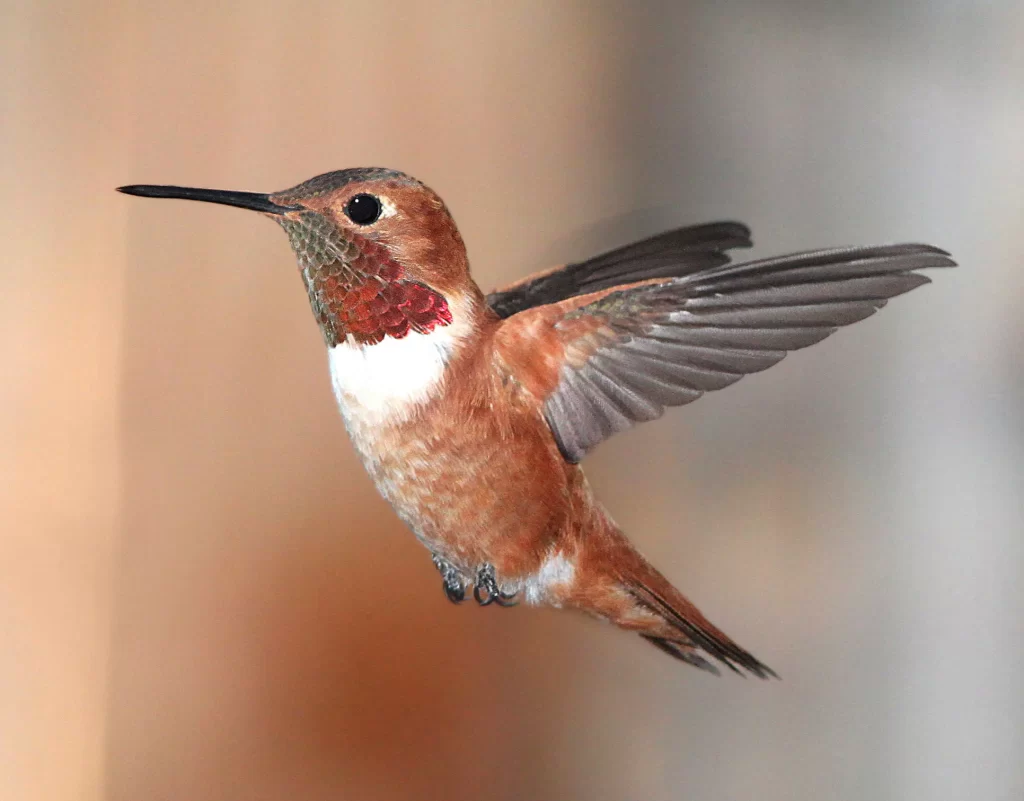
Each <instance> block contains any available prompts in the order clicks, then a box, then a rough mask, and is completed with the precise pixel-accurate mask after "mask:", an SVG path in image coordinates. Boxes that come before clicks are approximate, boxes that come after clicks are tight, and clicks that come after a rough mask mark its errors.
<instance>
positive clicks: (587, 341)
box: [496, 244, 955, 462]
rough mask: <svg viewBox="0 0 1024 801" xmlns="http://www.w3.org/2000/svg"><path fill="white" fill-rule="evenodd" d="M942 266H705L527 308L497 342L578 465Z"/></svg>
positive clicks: (873, 257) (905, 255)
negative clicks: (619, 437)
mask: <svg viewBox="0 0 1024 801" xmlns="http://www.w3.org/2000/svg"><path fill="white" fill-rule="evenodd" d="M952 266H955V262H953V261H952V259H950V258H949V254H948V253H946V252H945V251H943V250H939V249H938V248H935V247H931V246H929V245H913V244H911V245H890V246H883V247H858V248H843V249H837V250H818V251H812V252H807V253H799V254H795V255H791V256H782V257H779V258H773V259H764V260H761V261H753V262H748V263H746V264H737V265H728V266H720V267H714V268H711V269H707V270H703V271H700V272H695V273H692V274H690V275H686V276H684V277H681V278H675V279H671V280H668V281H661V280H654V281H646V282H641V283H637V284H633V285H630V286H626V287H617V288H614V289H609V290H604V291H601V292H595V293H592V294H589V295H586V296H583V297H578V298H571V299H569V300H565V301H562V302H561V303H557V304H554V305H549V306H541V307H537V308H534V309H530V310H529V311H526V312H524V313H522V314H519V315H516V316H515V317H512V318H510V319H508V320H506V321H505V322H504V323H503V324H502V327H501V329H499V332H498V337H497V339H496V344H497V347H498V348H499V353H500V355H501V357H502V358H503V359H504V360H505V361H506V362H507V363H510V364H515V365H516V369H517V374H519V375H523V376H524V383H526V384H527V386H528V388H529V389H530V391H532V392H533V393H534V394H535V395H537V396H538V397H539V398H541V399H543V403H544V416H545V418H546V419H547V422H548V424H549V425H550V427H551V431H552V432H553V434H554V436H555V439H556V441H557V442H558V446H559V448H560V449H561V451H562V454H563V455H564V456H565V458H566V459H567V460H568V461H570V462H578V461H579V460H580V459H581V458H582V457H583V455H584V454H586V453H587V451H589V450H590V449H591V448H593V447H594V446H595V445H597V444H598V443H599V442H601V441H603V440H604V439H606V438H608V437H609V436H611V435H612V434H614V433H616V432H617V431H622V430H624V429H626V428H629V427H630V426H632V425H633V424H634V423H637V422H641V421H643V420H653V419H655V418H657V417H660V416H661V414H662V412H663V411H664V409H665V407H666V406H679V405H682V404H685V403H690V402H691V401H694V400H696V399H697V398H699V397H700V396H701V395H703V394H704V393H705V392H709V391H711V390H716V389H722V388H723V387H726V386H728V385H730V384H732V383H734V382H736V381H738V380H739V379H740V378H742V377H743V376H744V375H746V374H747V373H755V372H758V371H760V370H764V369H766V368H768V367H771V366H772V365H773V364H775V363H776V362H778V361H780V360H781V359H782V358H783V357H784V356H785V355H786V353H787V352H788V351H791V350H796V349H798V348H804V347H807V346H808V345H813V344H814V343H815V342H819V341H820V340H822V339H824V338H825V337H827V336H828V335H829V334H831V333H832V332H834V331H835V330H836V329H838V328H840V327H842V326H844V325H849V324H850V323H854V322H857V321H858V320H863V319H864V318H865V317H868V316H870V315H872V314H874V313H875V311H877V310H878V309H880V308H881V307H882V306H884V305H885V303H886V301H887V300H888V299H889V298H891V297H893V296H895V295H900V294H902V293H904V292H908V291H910V290H911V289H914V288H915V287H918V286H921V285H922V284H926V283H929V279H928V278H926V277H925V276H923V275H920V274H918V273H917V272H916V271H917V270H922V269H927V268H931V267H952ZM523 339H527V340H530V341H531V342H530V344H529V345H527V344H526V343H524V342H523ZM517 353H532V354H533V360H532V361H531V362H526V361H523V360H517V359H516V354H517Z"/></svg>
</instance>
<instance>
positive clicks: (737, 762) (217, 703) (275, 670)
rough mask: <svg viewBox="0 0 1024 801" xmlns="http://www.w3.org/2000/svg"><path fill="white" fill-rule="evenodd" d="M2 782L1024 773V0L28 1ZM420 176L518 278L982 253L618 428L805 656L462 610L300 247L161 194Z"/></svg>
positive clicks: (661, 791)
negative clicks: (348, 413)
mask: <svg viewBox="0 0 1024 801" xmlns="http://www.w3.org/2000/svg"><path fill="white" fill-rule="evenodd" d="M2 16H3V21H2V24H0V83H2V86H3V91H2V95H0V104H2V106H0V145H2V150H3V154H4V156H3V175H4V180H3V183H4V192H3V194H2V196H0V242H2V247H3V250H4V259H3V262H2V266H0V277H2V281H3V285H2V292H0V633H2V637H3V640H2V647H0V797H3V798H5V799H12V800H17V801H21V800H22V799H24V800H25V801H28V800H29V799H32V800H33V801H49V800H50V799H53V800H54V801H65V799H68V800H70V799H100V798H109V799H113V800H114V801H148V800H149V799H188V800H189V801H234V800H235V799H238V800H239V801H241V800H242V799H245V800H246V801H252V800H253V799H282V798H287V799H295V800H296V801H300V800H303V801H304V800H305V799H309V800H310V801H319V799H359V800H360V801H363V800H364V799H383V800H385V801H386V800H388V799H396V800H397V799H401V800H403V801H404V800H406V799H408V800H410V801H411V800H412V799H425V798H445V799H449V800H450V801H458V800H459V799H479V798H488V799H493V800H494V801H499V800H500V799H517V800H518V799H576V798H579V799H583V798H586V799H601V800H603V799H609V801H611V800H613V799H644V800H645V801H662V800H663V799H665V800H667V799H748V798H757V799H760V800H761V801H769V800H771V799H779V800H780V801H782V799H809V800H810V799H813V800H814V801H822V800H823V799H843V800H844V801H846V800H848V799H871V801H881V800H883V799H922V800H924V799H927V800H928V801H937V800H940V799H950V800H951V801H952V800H953V799H963V798H967V797H977V798H984V799H987V801H1010V799H1020V798H1022V797H1024V768H1022V755H1024V679H1022V676H1024V647H1022V642H1024V587H1022V583H1021V581H1020V579H1019V577H1018V574H1019V571H1020V569H1021V567H1022V565H1024V500H1022V491H1024V347H1022V345H1024V323H1022V319H1024V317H1022V316H1021V314H1020V308H1021V306H1022V304H1024V264H1022V261H1024V249H1022V246H1021V237H1020V229H1021V224H1022V222H1024V191H1022V189H1021V187H1022V186H1024V147H1022V146H1024V48H1021V42H1022V41H1024V9H1022V6H1021V4H1020V3H1017V2H1010V0H1003V1H1002V2H991V3H985V4H978V3H962V2H955V1H954V0H942V1H941V2H936V0H929V1H927V2H926V1H925V0H920V2H887V3H881V2H864V0H846V1H845V2H833V3H820V2H811V0H807V1H806V2H802V1H798V0H790V2H782V1H778V2H766V1H765V0H745V1H744V0H724V1H723V0H717V1H713V0H708V1H707V2H691V3H680V2H669V1H668V0H666V2H648V3H636V4H633V3H631V4H626V3H622V4H613V3H596V4H579V5H577V4H574V3H569V2H564V3H550V2H522V3H493V4H491V3H487V4H484V3H475V2H461V3H431V4H419V3H414V2H405V1H404V0H392V2H389V3H359V2H348V1H347V0H346V2H339V1H338V0H331V1H330V2H318V3H301V4H291V3H287V2H282V0H246V2H229V3H220V4H206V5H201V4H198V3H194V4H177V3H142V4H132V3H127V2H104V3H53V2H19V1H18V0H13V2H12V0H5V2H3V14H2ZM359 165H387V166H394V167H398V168H401V169H404V170H407V171H409V172H411V173H413V174H414V175H417V176H419V177H421V178H423V179H424V180H426V181H427V182H428V183H430V184H431V185H432V186H433V187H434V188H436V189H437V190H438V191H439V192H440V193H441V194H442V196H443V197H445V198H446V200H447V201H448V203H449V205H450V207H451V208H452V210H453V212H454V214H455V216H456V218H457V220H458V221H459V223H460V226H461V229H462V232H463V234H464V236H465V239H466V241H467V243H468V246H469V249H470V256H471V259H472V262H473V265H474V269H475V274H476V277H477V279H478V280H479V281H480V283H481V284H483V285H484V286H485V288H490V287H493V286H494V285H497V284H499V283H501V282H504V281H507V280H510V279H512V278H515V277H518V276H520V275H523V274H525V273H527V272H529V271H533V270H535V269H538V268H540V267H543V266H546V265H548V264H552V263H557V262H560V261H564V260H567V259H574V258H579V257H583V256H586V255H589V254H592V253H595V252H597V251H598V250H600V249H602V248H605V247H609V246H612V245H616V244H622V243H624V242H626V241H629V240H630V239H632V238H635V237H640V236H643V235H647V234H652V233H655V232H657V231H659V230H661V229H663V228H667V227H670V226H674V225H678V224H681V223H684V222H697V221H705V220H711V219H715V218H720V217H726V218H738V219H742V220H744V221H746V222H748V223H750V224H751V225H752V226H753V227H754V230H755V236H756V239H757V248H756V250H755V251H754V253H755V255H769V254H773V253H778V252H783V251H787V250H795V249H802V248H808V247H817V246H827V245H834V244H850V243H876V242H888V241H898V240H923V241H928V242H934V243H936V244H939V245H942V246H944V247H946V248H948V249H950V250H951V251H952V252H953V253H954V254H955V255H956V256H957V257H958V258H959V260H960V261H961V263H962V265H963V266H962V267H961V268H960V269H959V270H956V271H951V272H945V273H942V274H938V275H936V276H934V277H935V279H936V281H935V284H934V285H933V286H931V287H927V288H925V289H923V290H919V291H917V292H915V293H913V294H912V295H910V296H908V297H906V298H901V299H898V300H896V301H894V302H893V303H892V304H891V306H890V307H889V308H888V309H886V310H885V311H884V312H883V313H882V314H880V315H879V316H877V317H875V318H872V319H871V320H869V321H867V322H865V323H861V324H859V325H857V326H855V327H854V328H852V329H850V330H847V331H844V332H841V333H840V334H838V335H836V336H835V337H834V338H832V339H830V340H829V341H827V342H826V343H824V344H822V345H820V346H818V347H816V348H813V349H811V350H809V351H806V352H803V353H800V354H798V355H795V356H793V357H791V358H790V359H787V360H786V361H785V362H784V363H783V364H781V365H779V366H778V367H776V368H774V369H773V370H771V371H769V372H768V373H765V374H764V375H761V376H756V377H753V378H750V379H747V380H745V381H743V382H741V383H740V384H739V385H738V386H736V387H733V388H731V389H729V390H727V391H725V392H722V393H720V394H717V395H714V396H712V397H709V398H707V399H704V400H702V401H700V402H699V403H697V404H695V405H693V406H691V407H687V408H686V409H684V410H677V411H675V412H673V413H670V414H669V415H667V417H666V418H665V419H664V420H663V421H660V422H659V423H657V424H650V425H647V426H643V427H640V428H638V429H636V430H634V431H632V432H630V433H627V434H625V435H622V436H619V437H618V438H617V439H615V440H613V441H611V442H609V443H607V444H605V445H603V446H602V447H601V448H600V449H599V450H598V452H597V453H596V454H595V455H594V456H593V458H591V459H590V460H589V462H588V469H589V473H590V475H591V477H592V480H593V482H594V483H595V485H596V487H597V489H598V491H599V493H600V495H601V496H602V498H603V499H604V500H605V502H606V503H607V505H608V506H609V507H610V508H611V510H612V512H613V514H614V515H615V516H616V517H617V519H618V520H619V522H620V523H621V524H623V526H624V527H625V528H626V530H627V531H629V532H631V533H632V535H633V537H634V539H635V540H636V541H637V542H638V543H639V545H640V546H641V548H642V549H643V550H644V551H645V552H646V553H647V554H648V555H649V556H650V557H651V558H652V559H653V561H655V562H656V563H657V564H658V565H659V566H660V567H661V568H662V569H663V570H664V571H665V572H666V573H667V574H668V575H669V576H670V577H672V578H673V579H674V580H676V581H677V583H678V584H679V585H680V586H681V587H682V588H683V589H684V590H685V591H686V592H687V593H688V594H690V595H691V597H693V598H694V599H695V600H696V601H697V602H698V603H699V604H700V605H701V606H702V607H703V608H704V610H705V611H706V612H707V613H708V614H709V616H710V617H711V618H712V619H713V620H715V621H716V622H718V623H719V624H720V625H721V626H722V627H723V628H725V630H726V631H728V632H729V633H730V634H731V635H733V636H734V637H735V638H736V639H737V640H738V641H739V642H740V643H742V644H743V645H745V646H746V647H748V648H750V649H751V650H752V651H753V652H754V653H755V654H757V655H758V656H759V657H760V658H762V659H763V660H764V661H765V662H767V663H768V664H770V665H772V666H773V667H774V668H776V669H777V670H778V671H779V673H780V674H781V675H782V677H783V680H782V681H780V682H771V683H763V682H758V681H754V680H747V681H743V680H740V679H736V678H733V677H724V678H722V679H718V680H716V679H714V678H711V677H709V676H705V675H702V674H700V673H698V672H696V671H693V670H689V669H685V668H683V667H682V666H680V665H679V664H678V663H675V662H673V661H671V660H669V659H667V658H665V657H664V656H662V655H661V654H659V653H657V652H656V651H655V650H654V649H652V648H649V647H646V646H644V645H643V644H642V643H640V642H638V641H636V640H635V638H633V637H630V636H627V635H625V634H621V633H618V632H615V631H612V630H611V629H609V628H606V627H602V626H599V625H597V624H594V623H591V622H589V621H586V620H584V619H581V618H576V617H573V616H570V615H559V614H557V613H553V612H539V611H535V610H527V609H517V610H514V611H504V610H497V609H483V610H481V609H477V608H471V605H466V606H465V607H460V608H455V607H452V606H450V605H449V604H448V603H447V602H446V601H445V600H444V599H443V597H442V594H441V591H440V586H439V581H438V578H437V576H436V574H435V573H434V570H433V567H432V566H431V564H430V561H429V558H428V557H427V554H426V553H425V552H424V551H423V550H422V549H421V548H420V546H419V545H418V544H417V543H416V542H415V541H414V539H413V538H412V537H411V536H410V535H409V534H408V533H407V532H406V531H405V530H403V527H402V525H401V524H400V523H399V522H398V521H397V520H396V519H395V517H394V516H393V515H392V514H391V512H390V510H389V509H388V508H387V506H386V505H385V504H384V502H383V501H381V500H380V499H379V498H378V497H377V496H376V494H375V493H374V491H373V488H372V486H371V484H370V482H369V480H368V479H367V478H366V476H365V475H364V474H363V472H362V470H361V468H360V466H359V464H358V463H357V461H356V458H355V457H354V455H353V452H352V450H351V448H350V446H349V444H348V442H347V441H346V437H345V433H344V430H343V427H342V425H341V422H340V420H339V418H338V416H337V414H336V412H335V409H334V406H333V399H332V396H331V392H330V387H329V381H328V377H327V371H326V363H325V362H326V360H325V357H324V353H323V348H322V344H321V342H320V339H319V335H318V332H317V330H316V327H315V325H314V324H313V322H312V320H311V319H310V314H309V310H308V308H307V304H306V299H305V295H304V292H303V291H302V288H301V286H300V283H299V280H298V278H297V276H296V275H295V267H294V265H293V261H292V257H291V254H290V251H289V249H288V246H287V242H286V240H285V238H284V237H283V236H282V235H281V232H280V231H279V230H278V229H277V227H276V226H274V225H272V224H270V223H268V222H267V221H265V220H262V219H260V218H258V217H256V216H255V215H251V214H247V213H243V212H241V211H237V210H232V209H226V208H217V207H212V206H205V205H201V204H188V203H172V202H166V201H161V202H157V201H143V200H139V199H135V198H127V197H124V196H121V195H117V194H115V193H114V192H113V187H115V186H117V185H119V184H123V183H134V182H155V183H178V184H194V185H200V186H212V187H222V188H232V189H250V190H260V191H267V190H276V189H281V188H284V187H287V186H290V185H292V184H294V183H296V182H298V181H300V180H302V179H304V178H306V177H308V176H310V175H313V174H316V173H319V172H323V171H326V170H329V169H334V168H339V167H347V166H359Z"/></svg>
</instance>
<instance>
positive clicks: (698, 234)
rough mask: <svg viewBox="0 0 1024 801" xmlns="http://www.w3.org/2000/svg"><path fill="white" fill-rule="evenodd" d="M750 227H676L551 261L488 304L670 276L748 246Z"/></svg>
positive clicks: (509, 307)
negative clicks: (574, 259)
mask: <svg viewBox="0 0 1024 801" xmlns="http://www.w3.org/2000/svg"><path fill="white" fill-rule="evenodd" d="M749 247H750V229H749V228H747V226H745V225H743V224H742V223H737V222H715V223H707V224H706V225H693V226H690V227H688V228H677V229H675V230H673V231H666V232H665V233H663V234H658V235H657V236H652V237H651V238H650V239H644V240H642V241H640V242H634V243H633V244H631V245H626V246H625V247H621V248H618V249H616V250H612V251H609V252H608V253H602V254H601V255H600V256H595V257H594V258H592V259H587V261H581V262H578V263H576V264H567V265H565V266H564V267H555V268H553V269H551V270H546V271H544V272H541V273H535V274H533V275H531V276H528V277H527V278H524V279H522V280H520V281H517V282H516V283H514V284H509V285H508V286H506V287H503V288H502V289H497V290H495V291H494V292H492V293H491V294H489V295H488V296H487V305H488V306H490V307H491V308H492V309H494V311H496V312H497V313H498V316H499V317H502V318H504V317H511V316H512V315H513V314H517V313H518V312H521V311H524V310H526V309H530V308H533V307H534V306H542V305H544V304H547V303H557V302H558V301H560V300H565V299H567V298H571V297H575V296H577V295H584V294H587V293H589V292H597V291H599V290H601V289H609V288H611V287H613V286H619V285H621V284H630V283H633V282H635V281H643V280H646V279H650V278H674V277H678V276H683V275H689V274H690V273H693V272H697V271H698V270H706V269H710V268H711V267H718V266H719V265H722V264H727V263H728V262H729V257H728V256H727V255H726V254H725V251H727V250H729V249H731V248H749Z"/></svg>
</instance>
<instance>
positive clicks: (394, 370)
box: [328, 328, 455, 431]
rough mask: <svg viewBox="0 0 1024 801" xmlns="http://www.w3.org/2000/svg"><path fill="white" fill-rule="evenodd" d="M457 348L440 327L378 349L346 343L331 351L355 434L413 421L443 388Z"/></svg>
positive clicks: (338, 390) (334, 377)
mask: <svg viewBox="0 0 1024 801" xmlns="http://www.w3.org/2000/svg"><path fill="white" fill-rule="evenodd" d="M454 344H455V343H454V340H453V339H452V337H451V336H450V335H449V334H448V332H447V331H446V330H445V329H444V328H437V329H434V330H433V331H431V332H430V333H427V334H418V333H416V332H412V333H410V334H408V335H407V336H405V337H403V338H402V339H392V338H390V337H388V338H385V339H384V340H383V341H382V342H378V343H377V344H376V345H358V344H356V343H354V342H351V341H346V342H342V343H340V344H339V345H337V346H336V347H333V348H331V349H330V351H329V352H328V354H329V360H330V367H331V381H332V383H333V385H334V396H335V397H336V398H337V400H338V406H339V408H340V409H341V413H342V415H343V416H344V418H345V423H346V425H348V426H349V429H350V431H351V429H352V427H353V426H356V427H358V428H363V427H377V426H382V425H387V424H394V423H400V422H402V421H403V420H406V419H408V418H409V417H410V416H411V414H412V413H413V412H414V411H415V409H416V407H417V406H419V405H420V404H422V403H424V402H425V401H427V400H429V399H430V397H431V396H432V395H433V394H434V393H435V392H436V391H437V390H438V389H439V388H440V386H441V382H442V381H443V380H444V368H445V364H446V363H447V361H448V358H449V357H450V355H451V352H452V349H453V347H454Z"/></svg>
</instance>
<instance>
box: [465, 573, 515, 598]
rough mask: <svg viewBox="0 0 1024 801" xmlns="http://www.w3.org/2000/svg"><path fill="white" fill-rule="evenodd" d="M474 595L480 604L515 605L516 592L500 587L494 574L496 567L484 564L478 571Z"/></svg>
mask: <svg viewBox="0 0 1024 801" xmlns="http://www.w3.org/2000/svg"><path fill="white" fill-rule="evenodd" d="M473 597H474V598H475V599H476V602H477V603H478V604H480V606H488V605H489V604H491V603H496V604H497V605H498V606H515V605H516V601H515V597H516V593H514V592H513V593H504V592H502V591H501V588H500V587H498V580H497V578H495V576H494V567H493V566H492V565H489V564H483V565H481V566H480V569H479V570H478V571H477V573H476V584H474V585H473Z"/></svg>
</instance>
